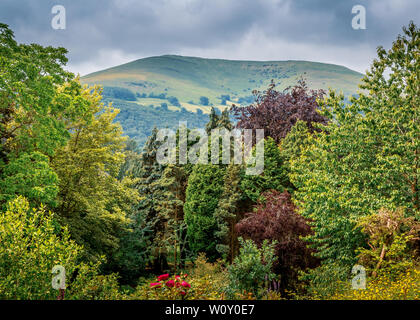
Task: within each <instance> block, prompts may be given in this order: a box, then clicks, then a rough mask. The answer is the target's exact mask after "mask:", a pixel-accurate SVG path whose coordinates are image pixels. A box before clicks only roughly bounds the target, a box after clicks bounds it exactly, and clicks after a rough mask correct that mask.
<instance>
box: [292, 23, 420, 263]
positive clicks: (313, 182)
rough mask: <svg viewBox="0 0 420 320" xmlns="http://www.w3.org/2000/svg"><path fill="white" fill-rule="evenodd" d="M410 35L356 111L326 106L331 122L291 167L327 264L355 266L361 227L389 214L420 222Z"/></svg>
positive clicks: (376, 67)
mask: <svg viewBox="0 0 420 320" xmlns="http://www.w3.org/2000/svg"><path fill="white" fill-rule="evenodd" d="M404 33H405V35H404V36H400V37H398V39H397V41H395V42H394V44H393V46H392V48H391V49H390V50H389V51H388V52H386V51H385V50H384V49H383V48H379V49H378V56H379V58H378V60H375V61H374V62H373V65H372V68H371V71H369V72H367V74H366V76H365V78H364V79H363V82H362V85H361V89H364V91H363V92H360V95H359V97H357V98H352V99H351V104H347V105H344V104H343V101H344V97H343V95H336V93H335V92H330V94H329V96H328V97H327V98H326V99H325V100H324V101H320V105H321V107H322V114H323V115H324V116H326V117H328V118H329V119H330V120H331V121H330V122H329V123H328V125H326V126H322V125H321V126H319V127H320V129H322V130H323V132H321V133H315V135H314V136H312V137H309V138H308V139H309V140H308V142H309V144H308V146H307V147H305V148H304V149H303V151H302V155H301V157H299V158H298V159H295V160H292V161H291V167H292V174H291V177H292V183H293V184H294V185H295V186H296V187H297V188H298V190H297V191H296V192H295V198H296V200H297V204H298V206H299V207H300V213H301V214H302V215H303V216H305V217H306V218H310V219H311V222H310V224H311V226H312V227H313V230H314V232H315V234H314V235H311V236H309V237H308V240H309V241H310V242H311V246H312V247H313V248H316V249H317V253H316V254H317V256H318V257H320V258H321V259H324V260H325V263H332V262H334V261H340V262H341V263H342V264H344V265H347V266H348V267H350V266H352V265H353V264H354V263H355V262H356V261H357V258H356V253H355V250H356V249H357V248H361V247H366V246H367V243H366V236H365V235H364V234H362V233H361V231H360V228H357V227H356V224H357V223H358V221H359V220H360V218H361V217H363V216H367V215H370V214H372V213H373V212H376V211H378V210H379V209H380V208H381V207H385V208H389V209H390V210H393V209H395V208H397V207H405V208H407V214H408V215H409V216H413V217H417V218H418V217H419V211H418V210H419V209H418V192H419V191H418V190H419V189H418V188H419V187H418V183H419V182H418V181H419V180H418V178H419V169H418V168H419V158H418V154H419V143H420V126H419V123H420V122H419V121H418V119H419V110H420V109H419V108H418V105H419V100H418V99H419V92H418V90H419V87H418V83H419V79H418V76H419V75H418V72H417V73H416V72H415V70H418V66H419V63H420V60H419V58H420V55H419V54H418V52H419V45H418V44H419V42H418V39H419V38H418V34H419V31H418V28H417V27H415V26H414V24H410V26H409V28H408V29H406V28H404ZM387 68H388V69H389V70H391V73H390V76H389V77H385V71H386V69H387ZM396 106H398V107H396Z"/></svg>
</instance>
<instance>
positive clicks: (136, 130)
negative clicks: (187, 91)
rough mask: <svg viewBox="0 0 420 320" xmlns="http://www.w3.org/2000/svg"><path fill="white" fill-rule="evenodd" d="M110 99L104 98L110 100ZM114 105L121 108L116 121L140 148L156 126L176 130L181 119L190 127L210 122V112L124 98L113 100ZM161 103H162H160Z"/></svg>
mask: <svg viewBox="0 0 420 320" xmlns="http://www.w3.org/2000/svg"><path fill="white" fill-rule="evenodd" d="M109 101H111V100H110V99H104V102H109ZM113 105H114V106H115V107H116V108H118V109H119V110H120V113H119V114H118V116H117V117H116V119H115V120H116V121H119V122H120V123H121V126H122V128H123V129H124V133H125V134H126V135H127V136H129V137H130V138H132V139H134V140H135V141H136V142H137V143H138V145H139V147H140V148H143V147H144V145H145V144H146V141H147V139H148V137H149V136H150V135H151V134H152V131H153V128H154V127H159V128H162V127H163V125H162V124H164V126H165V127H168V128H170V129H173V130H176V129H177V127H178V125H179V122H180V121H186V122H187V123H188V127H189V128H202V127H204V126H205V124H206V123H207V122H208V119H209V117H208V114H203V113H200V114H198V113H195V112H189V111H188V112H186V113H181V112H179V111H173V110H164V109H162V108H154V107H150V106H148V105H140V106H139V105H138V104H135V103H129V102H126V101H122V100H117V101H114V102H113ZM159 105H160V103H159Z"/></svg>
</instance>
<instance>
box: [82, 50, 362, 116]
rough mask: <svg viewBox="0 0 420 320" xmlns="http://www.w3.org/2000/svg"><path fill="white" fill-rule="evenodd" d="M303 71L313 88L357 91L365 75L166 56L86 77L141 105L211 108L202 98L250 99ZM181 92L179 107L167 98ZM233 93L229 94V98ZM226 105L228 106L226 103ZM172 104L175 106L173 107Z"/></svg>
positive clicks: (333, 68) (313, 65)
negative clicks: (128, 94)
mask: <svg viewBox="0 0 420 320" xmlns="http://www.w3.org/2000/svg"><path fill="white" fill-rule="evenodd" d="M300 76H304V77H305V78H306V79H307V82H308V85H309V86H310V87H311V88H316V89H319V88H323V89H328V88H329V87H332V88H335V89H339V90H342V91H343V92H344V93H345V94H346V95H349V94H353V93H355V92H356V90H357V84H358V82H359V80H360V78H361V77H362V74H360V73H358V72H355V71H352V70H350V69H348V68H345V67H343V66H338V65H332V64H325V63H318V62H307V61H234V60H220V59H203V58H195V57H183V56H175V55H165V56H158V57H150V58H145V59H140V60H136V61H133V62H130V63H127V64H123V65H120V66H117V67H113V68H110V69H106V70H103V71H99V72H95V73H92V74H89V75H87V76H84V77H83V78H82V82H84V83H88V84H101V85H102V86H104V87H118V88H125V89H128V90H130V91H132V92H133V93H134V94H135V95H136V100H137V103H139V104H141V105H155V106H156V105H160V103H159V102H160V101H156V97H160V98H164V99H158V100H162V102H165V103H167V104H168V106H169V107H171V106H172V107H175V108H174V109H176V108H179V107H180V106H182V107H184V108H186V109H187V110H191V111H195V110H196V109H202V110H203V111H204V112H208V110H209V109H210V108H209V107H208V106H206V105H204V104H205V103H204V104H203V102H200V97H207V98H208V100H209V104H210V105H214V106H219V107H222V108H223V107H224V103H223V102H222V99H221V97H222V95H224V96H225V99H224V100H225V101H226V104H227V105H229V104H230V103H237V102H239V103H241V102H243V103H246V101H249V99H250V97H251V96H252V90H254V89H261V90H264V89H266V88H267V86H268V84H269V83H270V81H271V79H273V80H274V81H275V83H276V84H277V85H278V89H280V90H281V89H284V88H286V87H288V86H290V85H293V84H295V83H296V80H297V79H298V78H299V77H300ZM167 97H176V98H177V100H178V101H179V104H180V106H178V105H177V104H176V103H175V104H174V103H171V102H169V101H167V100H166V99H165V98H167ZM226 98H228V99H226ZM222 105H223V106H222ZM170 109H171V108H170Z"/></svg>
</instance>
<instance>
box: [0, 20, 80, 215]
mask: <svg viewBox="0 0 420 320" xmlns="http://www.w3.org/2000/svg"><path fill="white" fill-rule="evenodd" d="M66 53H67V51H66V50H65V49H64V48H53V47H42V46H40V45H37V44H30V45H27V44H18V43H17V42H16V41H15V40H14V34H13V32H12V31H11V30H10V29H9V28H8V26H7V25H5V24H0V70H1V72H0V141H1V145H0V186H1V188H0V205H1V206H3V207H4V205H5V204H6V202H7V201H8V200H11V199H12V198H14V197H15V196H17V195H19V194H22V195H25V196H27V197H28V199H29V200H30V201H31V202H33V203H34V205H37V204H39V203H40V202H44V203H48V204H50V205H54V204H55V203H54V198H55V196H56V194H57V180H56V176H55V174H54V173H53V172H52V170H51V169H50V165H49V159H47V156H53V155H54V153H55V150H56V149H57V147H59V146H62V145H63V144H65V143H66V141H67V139H68V138H69V133H68V130H67V128H66V126H65V120H64V119H75V118H77V117H81V116H82V115H83V113H84V112H85V110H86V108H87V102H86V100H85V99H84V98H83V97H82V96H81V94H80V92H81V86H80V83H79V82H78V80H77V79H73V77H74V75H73V74H71V73H69V72H67V71H65V70H64V69H63V66H64V65H65V63H66V62H67V58H66V57H65V54H66ZM65 83H66V85H64V84H65ZM43 155H44V156H43ZM26 166H28V167H27V169H28V171H27V172H26V170H25V167H26ZM26 174H27V176H26Z"/></svg>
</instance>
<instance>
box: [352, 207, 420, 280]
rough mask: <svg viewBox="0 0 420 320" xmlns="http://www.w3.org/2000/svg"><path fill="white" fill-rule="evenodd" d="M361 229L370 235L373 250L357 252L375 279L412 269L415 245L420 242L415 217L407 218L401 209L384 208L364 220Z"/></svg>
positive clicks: (418, 228)
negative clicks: (414, 243) (416, 241)
mask: <svg viewBox="0 0 420 320" xmlns="http://www.w3.org/2000/svg"><path fill="white" fill-rule="evenodd" d="M358 226H359V227H361V230H362V232H364V233H366V234H367V235H368V236H369V239H368V245H369V247H370V248H369V249H365V248H360V249H359V250H358V251H359V256H358V258H359V263H360V264H361V265H363V266H364V267H365V268H367V269H368V270H369V271H371V272H372V277H373V278H375V277H376V275H377V274H378V273H382V272H384V270H385V272H388V273H390V274H391V275H392V274H394V273H401V272H404V271H406V270H407V269H409V268H410V267H412V265H413V258H414V254H415V252H414V250H413V242H414V241H415V240H418V233H419V232H420V223H419V222H418V221H416V220H415V219H414V217H408V218H406V217H405V216H404V210H403V209H402V208H398V209H396V210H387V209H384V208H382V209H381V210H379V212H378V213H376V214H373V215H371V216H367V217H364V218H362V219H361V220H360V222H359V223H358ZM410 244H411V246H410ZM410 247H411V248H410ZM410 249H411V250H410Z"/></svg>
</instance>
